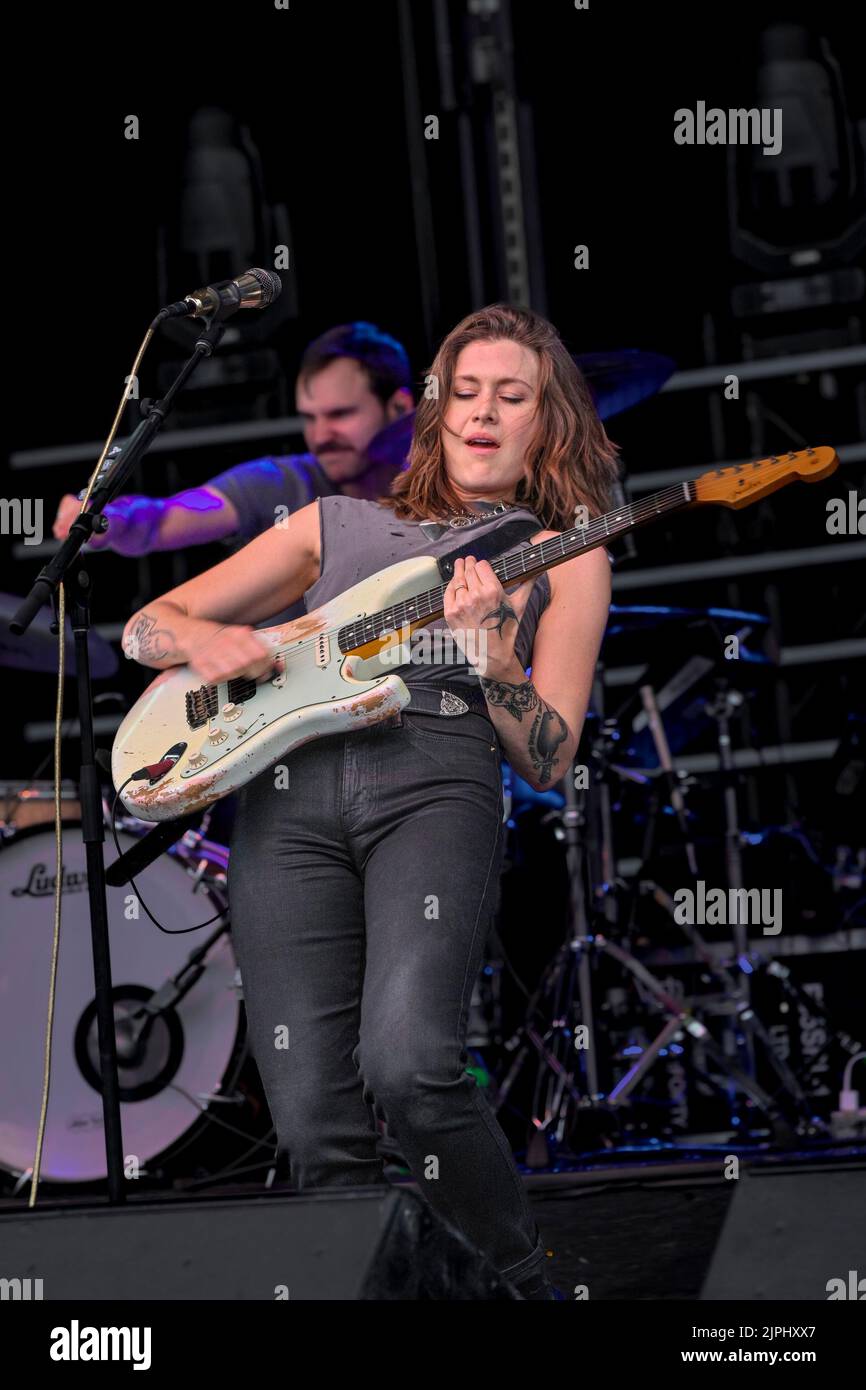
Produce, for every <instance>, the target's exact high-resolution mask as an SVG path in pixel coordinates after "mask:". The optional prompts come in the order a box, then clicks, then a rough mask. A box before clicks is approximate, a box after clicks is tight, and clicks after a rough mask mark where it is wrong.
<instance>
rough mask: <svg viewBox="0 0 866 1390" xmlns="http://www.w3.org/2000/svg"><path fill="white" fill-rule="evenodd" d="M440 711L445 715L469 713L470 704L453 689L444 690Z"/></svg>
mask: <svg viewBox="0 0 866 1390" xmlns="http://www.w3.org/2000/svg"><path fill="white" fill-rule="evenodd" d="M439 713H440V714H444V715H454V714H468V713H469V706H468V705H467V703H466V701H465V700H461V698H460V696H459V695H455V694H454V692H453V691H451V690H443V691H442V699H441V700H440V702H439Z"/></svg>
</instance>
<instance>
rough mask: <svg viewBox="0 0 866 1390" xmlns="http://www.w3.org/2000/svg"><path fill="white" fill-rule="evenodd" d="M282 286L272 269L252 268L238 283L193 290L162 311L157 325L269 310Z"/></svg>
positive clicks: (230, 281)
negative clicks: (175, 320)
mask: <svg viewBox="0 0 866 1390" xmlns="http://www.w3.org/2000/svg"><path fill="white" fill-rule="evenodd" d="M282 290H283V283H282V281H281V279H280V277H279V275H276V274H275V273H274V271H272V270H261V269H259V268H258V267H255V266H254V267H253V269H252V270H245V271H244V273H243V275H239V276H238V278H237V279H236V280H218V281H217V283H216V284H215V285H205V287H204V289H201V290H193V292H192V294H188V295H186V296H185V298H183V299H179V300H177V301H176V303H174V304H167V305H166V306H165V308H164V309H160V311H159V313H158V314H157V316H156V319H155V322H156V323H162V322H163V321H164V320H165V319H178V318H194V319H199V318H205V317H208V318H209V317H212V316H215V317H216V318H217V319H225V318H228V317H229V316H230V315H231V314H236V313H237V311H238V309H267V307H268V305H269V304H273V302H274V300H275V299H277V298H278V297H279V296H280V294H282Z"/></svg>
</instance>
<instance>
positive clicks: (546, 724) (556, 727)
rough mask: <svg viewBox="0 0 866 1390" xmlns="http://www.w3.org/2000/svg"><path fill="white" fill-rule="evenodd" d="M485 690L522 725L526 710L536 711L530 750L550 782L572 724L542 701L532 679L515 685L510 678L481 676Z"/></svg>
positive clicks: (539, 771)
mask: <svg viewBox="0 0 866 1390" xmlns="http://www.w3.org/2000/svg"><path fill="white" fill-rule="evenodd" d="M481 689H482V690H483V691H484V694H485V696H486V698H487V703H488V704H490V705H502V707H503V708H504V709H505V710H506V711H507V713H508V714H510V715H511V716H512V718H514V719H516V720H517V722H518V724H519V723H521V722H522V720H523V716H524V714H525V713H529V712H530V711H532V712H533V719H532V727H531V729H530V730H529V743H528V747H527V752H528V754H529V760H530V762H531V763H532V766H533V768H534V769H535V771H536V773H537V774H538V780H539V782H549V781H550V780H551V777H552V774H553V769H554V767H555V766H556V763H557V761H558V759H557V753H556V750H557V748H558V747H559V745H560V744H561V743H564V742H565V740H566V739H567V738H568V726H567V725H566V722H565V720H564V719H563V718H562V715H561V714H557V712H556V710H555V709H553V708H552V707H551V706H550V705H549V704H548V703H547V701H546V700H542V698H541V696H540V695H539V693H538V691H537V690H536V689H535V686H534V685H533V684H532V681H530V680H527V681H523V682H522V683H521V684H520V685H514V684H512V683H511V682H510V681H495V680H488V679H487V678H485V677H484V676H482V677H481Z"/></svg>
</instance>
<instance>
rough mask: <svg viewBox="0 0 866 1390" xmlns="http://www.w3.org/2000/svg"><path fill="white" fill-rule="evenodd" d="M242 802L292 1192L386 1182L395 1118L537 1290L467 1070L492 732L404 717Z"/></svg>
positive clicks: (501, 1142)
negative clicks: (385, 1139)
mask: <svg viewBox="0 0 866 1390" xmlns="http://www.w3.org/2000/svg"><path fill="white" fill-rule="evenodd" d="M286 774H287V775H286ZM286 781H287V782H288V785H287V786H286V785H282V784H284V783H285V782H286ZM239 802H240V804H239V808H238V814H237V820H236V823H235V831H234V836H233V840H232V851H231V863H230V868H229V894H230V903H231V915H232V937H233V940H234V945H235V951H236V955H237V959H238V963H239V965H240V969H241V976H242V979H243V987H244V998H245V1003H246V1010H247V1018H248V1023H249V1029H250V1040H251V1045H252V1049H253V1053H254V1056H255V1059H256V1062H257V1065H258V1068H259V1071H260V1073H261V1077H262V1082H263V1084H264V1087H265V1092H266V1095H267V1099H268V1104H269V1106H270V1110H271V1115H272V1117H273V1121H274V1124H275V1126H276V1129H277V1137H278V1142H279V1146H280V1149H281V1150H283V1151H285V1152H286V1153H287V1154H288V1158H289V1165H290V1181H291V1185H292V1186H293V1187H296V1188H301V1189H303V1188H310V1187H324V1186H348V1185H351V1184H376V1183H384V1181H385V1178H384V1174H383V1170H382V1164H381V1159H380V1157H379V1155H378V1154H377V1142H378V1134H377V1130H376V1127H375V1117H376V1116H377V1115H381V1116H383V1117H384V1118H385V1120H386V1122H387V1125H388V1129H389V1131H390V1132H391V1134H393V1136H394V1138H395V1139H396V1141H397V1143H398V1145H399V1147H400V1149H401V1152H402V1153H403V1155H404V1156H405V1158H406V1161H407V1163H408V1164H409V1166H410V1169H411V1172H412V1175H413V1177H414V1179H415V1180H416V1182H417V1183H418V1186H419V1189H420V1191H421V1193H422V1194H423V1195H424V1196H425V1197H426V1198H427V1200H428V1201H429V1202H430V1204H431V1206H433V1207H434V1208H436V1209H437V1210H438V1211H439V1212H440V1213H441V1214H442V1215H443V1216H444V1217H445V1218H446V1220H448V1221H450V1222H451V1223H452V1224H453V1225H455V1226H456V1227H458V1229H460V1230H461V1231H462V1232H463V1233H464V1234H465V1235H466V1237H467V1238H468V1239H469V1240H470V1241H471V1242H472V1243H473V1244H474V1245H476V1246H477V1247H478V1248H479V1249H481V1250H482V1251H483V1252H484V1254H485V1255H487V1257H488V1259H489V1260H490V1261H491V1263H492V1264H493V1265H494V1267H495V1268H496V1269H497V1270H499V1271H500V1272H501V1273H503V1274H507V1275H508V1277H509V1278H510V1279H512V1280H519V1279H522V1278H524V1277H525V1276H526V1275H527V1274H528V1273H530V1272H531V1271H533V1270H534V1269H536V1267H537V1266H538V1265H539V1264H540V1263H542V1262H543V1261H544V1258H545V1254H544V1248H543V1246H542V1244H541V1240H540V1236H539V1232H538V1228H537V1226H536V1224H535V1221H534V1219H533V1217H532V1214H531V1212H530V1209H529V1205H528V1202H527V1198H526V1193H525V1190H524V1186H523V1183H522V1181H521V1178H520V1174H519V1173H518V1171H517V1168H516V1165H515V1163H514V1159H513V1156H512V1153H511V1150H510V1147H509V1144H508V1141H507V1140H506V1137H505V1135H504V1134H503V1132H502V1129H501V1128H500V1126H499V1123H498V1122H497V1120H496V1117H495V1115H494V1113H493V1110H492V1108H491V1106H490V1104H489V1102H488V1101H487V1099H486V1097H485V1095H484V1093H483V1091H482V1090H481V1089H480V1088H479V1087H478V1085H477V1084H476V1082H475V1080H474V1078H473V1077H472V1076H471V1075H470V1074H469V1073H467V1072H466V1070H465V1065H466V1061H467V1057H466V1051H465V1037H466V1027H467V1016H468V1010H469V1002H470V999H471V995H472V988H473V985H474V983H475V979H476V977H477V975H478V972H479V969H480V966H481V960H482V953H483V949H484V944H485V938H486V935H487V931H488V928H489V925H490V919H491V915H492V912H493V909H494V906H495V902H496V896H497V891H498V875H499V864H500V856H501V851H502V837H503V826H502V783H501V777H500V768H499V746H498V742H497V738H496V734H495V731H494V729H493V726H492V724H491V723H490V721H489V720H488V719H486V718H484V717H483V716H482V715H480V714H476V713H469V714H463V715H458V716H455V717H452V718H445V717H439V716H437V715H435V714H427V713H425V714H420V713H419V714H415V713H412V714H409V713H406V712H404V713H403V714H402V715H398V716H397V719H396V721H395V722H393V723H389V724H387V725H381V724H380V725H378V726H376V727H374V728H372V729H366V730H359V731H356V732H353V733H351V734H347V735H333V736H329V737H327V738H324V739H319V740H316V741H314V742H312V743H308V744H305V745H304V746H303V747H301V748H299V749H296V750H295V751H294V752H293V753H292V754H291V755H290V756H289V757H288V758H287V759H286V761H285V764H284V765H283V772H282V773H281V772H280V765H279V764H277V766H276V768H275V769H272V770H270V771H268V772H265V773H263V774H262V775H261V776H259V777H257V778H256V779H255V781H253V782H251V783H250V784H249V786H248V787H247V788H246V789H245V790H244V791H243V792H242V793H241V796H240V798H239Z"/></svg>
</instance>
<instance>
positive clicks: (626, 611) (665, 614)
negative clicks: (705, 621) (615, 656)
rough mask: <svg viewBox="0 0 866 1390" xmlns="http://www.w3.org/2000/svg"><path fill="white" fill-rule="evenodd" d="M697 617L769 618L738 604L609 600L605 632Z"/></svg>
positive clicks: (636, 629) (727, 619) (753, 621)
mask: <svg viewBox="0 0 866 1390" xmlns="http://www.w3.org/2000/svg"><path fill="white" fill-rule="evenodd" d="M698 618H709V619H713V620H716V619H723V620H724V621H725V622H736V623H741V624H743V625H744V626H745V625H747V624H759V625H761V626H763V625H764V624H766V623H768V622H769V621H770V619H769V618H768V617H767V615H766V614H765V613H746V612H743V611H741V610H740V609H738V608H672V607H669V606H667V605H662V604H653V603H629V604H619V603H612V604H611V605H610V621H609V622H608V625H607V633H606V635H607V636H608V637H618V636H620V635H621V634H626V635H627V634H628V633H630V632H645V631H646V630H647V629H648V628H657V627H661V626H663V625H667V624H668V623H676V622H695V621H696V620H697V619H698Z"/></svg>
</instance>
